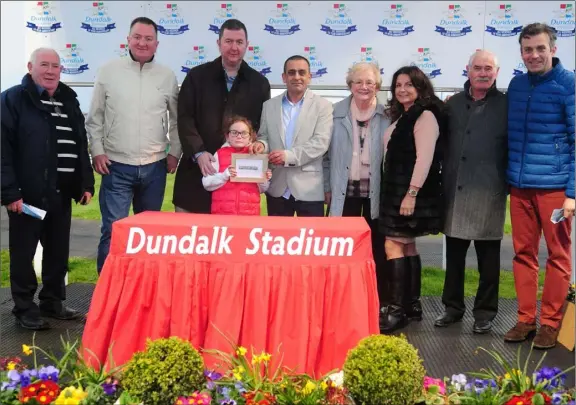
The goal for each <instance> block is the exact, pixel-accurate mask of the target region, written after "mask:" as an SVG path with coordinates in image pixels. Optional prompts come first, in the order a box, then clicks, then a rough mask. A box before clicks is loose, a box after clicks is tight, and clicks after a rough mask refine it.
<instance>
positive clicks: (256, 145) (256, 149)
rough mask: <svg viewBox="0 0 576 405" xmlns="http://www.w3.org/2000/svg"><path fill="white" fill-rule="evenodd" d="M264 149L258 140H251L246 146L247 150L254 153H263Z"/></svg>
mask: <svg viewBox="0 0 576 405" xmlns="http://www.w3.org/2000/svg"><path fill="white" fill-rule="evenodd" d="M264 149H265V147H264V144H263V143H262V142H260V141H256V142H253V143H251V144H250V146H248V151H249V152H250V153H251V154H254V155H257V154H259V153H264Z"/></svg>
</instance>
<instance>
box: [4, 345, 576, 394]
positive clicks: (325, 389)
mask: <svg viewBox="0 0 576 405" xmlns="http://www.w3.org/2000/svg"><path fill="white" fill-rule="evenodd" d="M62 344H63V353H64V354H63V355H62V356H60V357H55V356H52V355H51V354H50V353H46V352H45V351H44V350H42V349H41V348H39V347H36V346H35V345H34V344H33V343H32V345H30V346H27V345H23V354H24V355H26V356H31V358H30V361H29V363H32V365H30V366H27V365H26V364H25V363H24V362H23V361H22V358H20V357H10V358H4V359H0V383H1V387H0V403H1V404H2V405H17V404H57V405H68V404H71V405H76V404H77V405H113V404H141V403H145V404H146V405H187V404H190V405H192V404H194V405H294V404H299V405H312V404H314V405H355V404H358V405H359V404H363V405H385V404H393V405H402V404H406V405H412V404H426V405H428V404H446V405H449V404H476V405H544V404H574V403H575V402H574V398H575V397H576V396H575V392H574V390H568V389H566V388H565V387H564V385H565V380H566V372H567V371H570V370H572V369H574V367H572V368H570V369H568V370H566V371H564V372H562V371H561V370H559V369H557V368H546V367H543V368H541V367H540V365H541V364H542V361H540V363H538V366H537V367H536V371H534V372H531V371H529V370H528V367H527V365H528V364H529V359H530V356H528V359H527V360H526V363H525V364H524V365H523V366H522V367H521V365H520V364H517V365H515V366H514V367H513V366H511V365H510V364H508V363H506V362H505V361H504V360H503V359H502V358H501V357H500V356H499V354H498V353H495V352H491V351H487V350H484V349H480V350H484V351H485V352H486V353H488V354H489V355H491V356H492V357H493V358H494V360H495V362H496V363H497V364H499V366H501V371H500V372H495V371H493V370H483V371H481V372H479V373H475V374H471V375H468V376H466V375H464V374H458V375H453V376H452V377H450V378H444V379H434V378H432V377H428V376H425V374H424V369H423V367H422V364H421V363H422V360H421V359H420V358H419V357H418V355H417V351H416V349H415V348H414V347H412V346H411V345H410V344H409V343H408V342H407V341H406V339H405V338H404V337H393V336H380V335H376V336H370V337H368V338H365V339H363V340H362V341H361V342H360V343H359V344H358V346H357V347H356V348H354V349H353V350H351V351H350V352H349V353H348V356H347V358H346V362H345V364H344V365H343V370H334V371H333V372H330V373H328V374H327V375H326V376H322V377H320V378H312V377H310V376H308V375H305V374H298V373H294V372H292V371H291V370H288V369H286V368H285V367H282V366H281V364H279V363H278V362H277V361H275V360H278V359H279V358H280V357H276V355H272V354H270V353H265V352H255V351H253V350H249V349H247V348H244V347H241V346H235V345H233V344H231V350H230V353H223V352H218V351H210V350H207V352H208V353H210V354H212V355H214V356H216V358H218V359H219V365H220V366H219V367H218V369H217V370H205V369H204V363H203V361H202V357H201V356H200V355H199V353H198V352H197V351H196V350H195V349H194V348H193V347H192V346H191V345H190V344H189V343H188V342H185V341H183V340H180V339H178V338H169V339H158V340H156V341H149V342H148V344H147V347H146V350H145V351H143V352H140V353H136V354H135V355H134V356H133V358H132V359H131V360H130V361H129V362H128V363H127V364H125V365H123V366H121V367H112V368H110V369H109V370H108V371H104V370H94V369H92V368H90V367H89V366H87V365H86V364H85V363H84V361H83V359H82V356H81V354H80V353H81V350H80V349H79V347H78V342H73V343H70V342H66V341H62ZM39 354H41V355H44V356H46V357H47V358H48V359H49V362H50V363H51V364H50V365H39V364H38V362H37V359H38V355H39ZM519 355H520V353H518V358H519ZM278 356H280V355H278ZM544 356H545V355H544ZM544 356H543V358H544ZM280 363H281V362H280Z"/></svg>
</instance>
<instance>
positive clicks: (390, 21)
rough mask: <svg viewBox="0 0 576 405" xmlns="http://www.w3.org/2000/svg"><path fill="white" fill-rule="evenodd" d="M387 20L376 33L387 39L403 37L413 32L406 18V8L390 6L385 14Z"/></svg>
mask: <svg viewBox="0 0 576 405" xmlns="http://www.w3.org/2000/svg"><path fill="white" fill-rule="evenodd" d="M386 16H387V18H384V19H383V20H382V24H381V25H379V26H378V32H381V33H382V34H383V35H387V36H389V37H403V36H406V35H408V34H409V33H411V32H414V26H413V25H410V21H409V20H408V18H407V17H406V7H404V5H402V4H391V5H390V10H387V12H386Z"/></svg>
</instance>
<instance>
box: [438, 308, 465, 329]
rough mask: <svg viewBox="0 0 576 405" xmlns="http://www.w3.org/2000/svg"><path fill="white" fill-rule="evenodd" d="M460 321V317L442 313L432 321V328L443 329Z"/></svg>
mask: <svg viewBox="0 0 576 405" xmlns="http://www.w3.org/2000/svg"><path fill="white" fill-rule="evenodd" d="M461 320H462V316H454V315H452V314H449V313H448V312H444V313H443V314H442V315H440V316H439V317H438V318H436V320H435V321H434V326H436V327H438V328H445V327H446V326H448V325H452V324H453V323H456V322H460V321H461Z"/></svg>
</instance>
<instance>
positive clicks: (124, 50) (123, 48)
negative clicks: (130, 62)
mask: <svg viewBox="0 0 576 405" xmlns="http://www.w3.org/2000/svg"><path fill="white" fill-rule="evenodd" d="M115 52H116V53H117V54H118V56H120V57H121V58H125V57H127V56H128V55H129V48H128V44H120V46H119V48H118V49H116V51H115Z"/></svg>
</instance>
